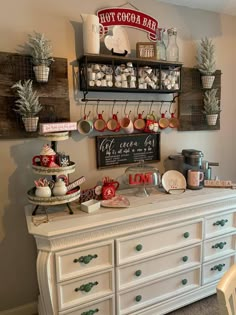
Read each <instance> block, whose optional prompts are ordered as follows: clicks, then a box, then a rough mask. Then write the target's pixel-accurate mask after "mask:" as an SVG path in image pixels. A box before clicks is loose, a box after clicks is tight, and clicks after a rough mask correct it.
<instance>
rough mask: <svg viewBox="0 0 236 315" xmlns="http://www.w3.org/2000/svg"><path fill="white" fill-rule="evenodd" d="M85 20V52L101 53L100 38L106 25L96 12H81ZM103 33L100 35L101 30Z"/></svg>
mask: <svg viewBox="0 0 236 315" xmlns="http://www.w3.org/2000/svg"><path fill="white" fill-rule="evenodd" d="M81 17H82V20H83V45H84V53H85V54H99V52H100V38H101V37H102V36H103V35H104V27H103V25H102V24H100V23H99V18H98V16H97V15H94V14H81ZM101 29H102V34H101V35H100V30H101Z"/></svg>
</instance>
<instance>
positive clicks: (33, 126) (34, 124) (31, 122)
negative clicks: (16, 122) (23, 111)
mask: <svg viewBox="0 0 236 315" xmlns="http://www.w3.org/2000/svg"><path fill="white" fill-rule="evenodd" d="M22 120H23V123H24V126H25V130H26V131H27V132H34V131H37V128H38V121H39V117H22Z"/></svg>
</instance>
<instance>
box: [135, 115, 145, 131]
mask: <svg viewBox="0 0 236 315" xmlns="http://www.w3.org/2000/svg"><path fill="white" fill-rule="evenodd" d="M145 125H146V122H145V120H144V119H143V118H142V114H138V118H136V119H135V121H134V129H136V130H143V129H144V128H145Z"/></svg>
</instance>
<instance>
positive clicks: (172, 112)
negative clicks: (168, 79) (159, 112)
mask: <svg viewBox="0 0 236 315" xmlns="http://www.w3.org/2000/svg"><path fill="white" fill-rule="evenodd" d="M173 103H174V100H173V101H171V102H170V107H169V113H170V115H172V114H175V113H176V109H175V110H174V111H171V107H172V104H173Z"/></svg>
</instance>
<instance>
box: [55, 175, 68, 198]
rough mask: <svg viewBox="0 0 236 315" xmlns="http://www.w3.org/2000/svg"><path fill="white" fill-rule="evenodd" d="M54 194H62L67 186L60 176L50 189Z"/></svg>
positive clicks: (65, 191)
mask: <svg viewBox="0 0 236 315" xmlns="http://www.w3.org/2000/svg"><path fill="white" fill-rule="evenodd" d="M52 193H53V195H54V196H64V195H66V193H67V187H66V184H65V182H64V181H63V179H62V178H58V179H57V181H56V182H55V184H54V187H53V189H52Z"/></svg>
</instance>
